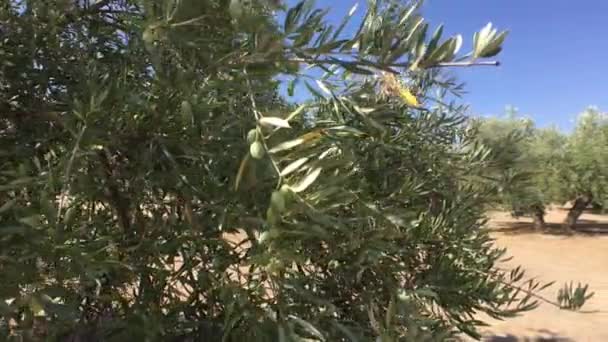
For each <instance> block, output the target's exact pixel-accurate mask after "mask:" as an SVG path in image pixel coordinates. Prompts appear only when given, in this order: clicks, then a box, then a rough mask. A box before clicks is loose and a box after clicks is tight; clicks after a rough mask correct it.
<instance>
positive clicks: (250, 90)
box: [243, 69, 282, 189]
mask: <svg viewBox="0 0 608 342" xmlns="http://www.w3.org/2000/svg"><path fill="white" fill-rule="evenodd" d="M243 73H244V74H245V77H246V82H247V90H248V93H249V100H250V101H251V108H252V109H253V114H254V115H255V119H256V124H257V121H258V120H260V119H261V118H262V117H263V116H262V113H261V112H260V111H259V110H258V106H257V103H256V101H255V97H254V96H253V87H252V86H251V80H249V76H248V75H247V69H244V70H243ZM258 135H259V136H260V140H261V142H262V146H263V147H264V150H265V152H266V154H267V155H268V158H269V159H270V162H271V163H272V167H273V168H274V170H275V171H276V173H277V177H278V179H277V189H278V188H279V187H280V186H281V181H282V177H281V169H280V168H279V165H277V162H276V161H275V160H274V159H273V158H272V156H270V152H269V148H268V145H267V144H266V139H265V138H264V134H263V132H262V131H261V130H259V128H258Z"/></svg>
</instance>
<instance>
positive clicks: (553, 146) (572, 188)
mask: <svg viewBox="0 0 608 342" xmlns="http://www.w3.org/2000/svg"><path fill="white" fill-rule="evenodd" d="M607 126H608V125H607V124H606V115H605V114H603V113H601V112H600V111H599V110H598V109H596V108H593V107H591V108H589V109H587V110H585V111H584V112H583V113H581V114H580V115H579V117H578V119H577V123H576V126H575V127H574V131H573V132H572V133H569V134H566V133H562V132H560V131H559V130H557V129H556V128H553V127H549V128H539V127H536V126H535V125H534V122H533V121H532V120H530V119H526V118H523V117H519V116H517V113H516V112H514V111H510V112H509V113H507V116H505V117H502V118H483V119H479V120H477V122H476V127H477V131H478V133H477V134H478V137H479V139H480V141H481V142H482V143H483V144H485V145H486V146H488V147H489V148H491V150H492V153H493V158H494V167H493V172H492V176H493V177H495V178H496V179H497V180H498V181H499V182H500V183H501V189H500V191H499V192H498V193H497V196H496V200H495V202H494V203H497V204H499V205H501V206H502V207H503V208H508V209H510V210H512V211H513V212H514V213H515V214H523V215H530V216H532V217H533V218H534V222H535V225H536V226H537V228H544V219H543V216H544V208H545V206H547V205H550V204H559V205H561V204H564V203H567V202H570V203H571V207H570V210H569V212H568V215H567V218H566V220H565V222H564V227H565V228H566V229H571V228H575V226H576V221H577V219H578V218H579V217H580V215H581V214H582V212H583V210H584V209H585V208H587V207H588V206H590V205H592V204H594V205H595V206H596V207H598V208H602V207H605V201H606V189H608V187H607V185H608V184H607V183H606V177H608V173H607V170H608V169H607V168H606V167H605V165H606V155H607V154H608V147H607V146H608V144H607V143H606V133H605V132H606V127H607Z"/></svg>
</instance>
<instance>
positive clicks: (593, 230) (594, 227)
mask: <svg viewBox="0 0 608 342" xmlns="http://www.w3.org/2000/svg"><path fill="white" fill-rule="evenodd" d="M494 227H495V228H493V229H492V231H494V232H500V233H505V234H531V233H543V234H551V235H568V233H567V232H565V231H564V230H563V226H562V224H561V223H547V224H546V229H544V230H542V231H538V230H536V229H535V228H534V225H533V224H532V223H530V222H495V223H494ZM572 233H574V234H587V235H594V234H608V223H606V222H599V221H594V220H579V222H578V223H577V226H576V229H574V230H573V231H572Z"/></svg>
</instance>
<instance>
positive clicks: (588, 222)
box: [485, 209, 608, 342]
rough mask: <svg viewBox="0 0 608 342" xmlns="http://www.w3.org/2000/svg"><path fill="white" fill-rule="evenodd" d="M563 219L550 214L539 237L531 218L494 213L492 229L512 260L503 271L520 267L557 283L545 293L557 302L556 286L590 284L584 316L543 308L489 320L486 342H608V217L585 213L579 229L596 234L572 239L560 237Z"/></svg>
mask: <svg viewBox="0 0 608 342" xmlns="http://www.w3.org/2000/svg"><path fill="white" fill-rule="evenodd" d="M565 216H566V211H564V210H562V209H553V210H550V211H549V213H548V215H547V222H548V223H549V226H550V227H551V229H549V230H548V231H547V232H544V233H539V232H534V231H533V229H532V223H531V221H530V220H529V219H519V220H518V219H514V218H512V217H510V215H508V214H505V213H492V214H491V217H492V220H491V222H490V228H491V229H492V230H493V233H492V234H493V237H494V238H495V239H496V243H497V245H498V246H500V247H506V248H507V249H508V254H509V255H511V256H513V260H511V261H509V262H508V263H507V267H513V266H516V265H522V266H523V267H524V268H525V269H526V270H527V273H528V275H530V276H533V277H537V278H538V279H539V280H542V281H551V280H555V281H557V282H556V284H555V285H554V286H552V287H550V288H548V289H546V290H545V291H543V295H545V296H546V297H548V298H549V299H552V300H555V299H556V297H557V291H558V289H559V287H561V286H563V284H564V283H565V282H568V281H570V280H574V281H581V282H583V283H588V284H589V285H590V288H591V290H592V291H594V292H595V296H594V297H593V298H591V299H590V300H589V301H588V302H587V303H586V305H585V306H584V307H583V313H575V312H570V311H565V310H560V309H559V308H555V307H553V306H551V305H549V304H541V305H540V307H539V308H537V309H536V310H534V311H531V312H528V313H525V314H523V315H522V316H519V317H516V318H512V319H508V320H505V321H496V320H491V321H488V322H489V323H490V327H488V328H487V329H485V335H486V338H485V340H486V341H505V342H506V341H513V342H514V341H598V342H601V341H608V215H597V214H592V213H585V214H583V216H582V217H581V228H582V229H584V230H587V231H594V233H593V234H585V233H575V234H574V235H571V236H568V235H562V234H559V224H560V223H561V222H562V221H563V220H564V218H565ZM503 267H504V266H503Z"/></svg>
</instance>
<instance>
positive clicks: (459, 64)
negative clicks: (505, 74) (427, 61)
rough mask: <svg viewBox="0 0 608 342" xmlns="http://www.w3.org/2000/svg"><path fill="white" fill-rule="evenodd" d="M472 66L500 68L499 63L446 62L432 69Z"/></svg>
mask: <svg viewBox="0 0 608 342" xmlns="http://www.w3.org/2000/svg"><path fill="white" fill-rule="evenodd" d="M472 66H500V62H499V61H481V62H477V61H470V62H445V63H439V64H436V65H434V66H432V67H431V68H446V67H447V68H451V67H472Z"/></svg>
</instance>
